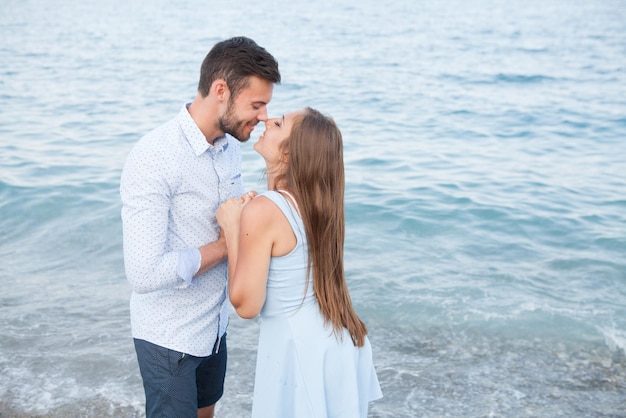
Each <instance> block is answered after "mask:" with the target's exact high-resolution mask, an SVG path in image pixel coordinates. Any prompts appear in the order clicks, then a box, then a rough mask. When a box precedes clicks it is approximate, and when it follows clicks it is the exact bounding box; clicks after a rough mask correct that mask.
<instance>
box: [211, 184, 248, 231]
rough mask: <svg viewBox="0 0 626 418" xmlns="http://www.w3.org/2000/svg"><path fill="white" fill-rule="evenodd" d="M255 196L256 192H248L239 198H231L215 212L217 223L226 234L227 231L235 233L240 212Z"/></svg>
mask: <svg viewBox="0 0 626 418" xmlns="http://www.w3.org/2000/svg"><path fill="white" fill-rule="evenodd" d="M256 195H257V192H255V191H250V192H247V193H244V194H243V195H242V196H241V197H233V198H231V199H228V200H227V201H225V202H224V203H222V204H221V205H220V207H219V209H218V210H217V214H216V217H217V223H218V224H219V225H220V227H221V228H222V229H223V230H224V231H225V234H228V231H236V230H238V229H239V219H240V218H241V210H242V209H243V207H244V206H245V205H246V204H247V203H248V202H249V201H251V200H252V199H254V198H255V197H256Z"/></svg>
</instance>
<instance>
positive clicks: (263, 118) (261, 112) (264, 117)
mask: <svg viewBox="0 0 626 418" xmlns="http://www.w3.org/2000/svg"><path fill="white" fill-rule="evenodd" d="M256 118H257V119H258V120H260V121H262V122H265V123H267V120H268V119H267V108H266V107H265V106H263V107H262V108H261V109H260V110H259V115H258V116H257V117H256Z"/></svg>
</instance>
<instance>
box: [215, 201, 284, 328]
mask: <svg viewBox="0 0 626 418" xmlns="http://www.w3.org/2000/svg"><path fill="white" fill-rule="evenodd" d="M280 213H281V212H280V209H279V208H278V207H277V206H276V205H275V204H274V203H273V202H272V201H271V200H269V199H268V198H266V197H259V198H257V199H254V200H252V201H250V202H249V203H247V204H246V203H245V202H244V201H243V200H241V199H231V200H229V201H227V202H225V203H224V204H223V205H222V206H221V207H220V209H219V210H218V212H217V219H218V222H219V223H220V225H221V226H222V228H223V229H224V236H225V237H226V245H227V247H228V278H229V282H228V293H229V297H230V301H231V303H232V305H233V307H234V308H235V310H236V311H237V314H238V315H239V316H240V317H242V318H254V317H255V316H257V315H258V314H259V312H260V311H261V308H263V304H264V303H265V295H266V286H267V274H268V271H269V265H270V259H271V256H272V247H273V245H274V242H275V239H276V228H275V223H276V219H277V215H279V216H280Z"/></svg>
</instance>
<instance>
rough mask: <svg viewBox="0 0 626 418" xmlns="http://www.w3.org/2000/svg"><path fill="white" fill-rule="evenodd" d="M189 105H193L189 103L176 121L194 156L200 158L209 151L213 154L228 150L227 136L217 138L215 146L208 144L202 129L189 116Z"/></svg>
mask: <svg viewBox="0 0 626 418" xmlns="http://www.w3.org/2000/svg"><path fill="white" fill-rule="evenodd" d="M189 105H191V103H187V104H185V105H184V106H183V108H182V109H181V110H180V112H179V113H178V117H177V118H176V119H177V120H178V124H179V126H180V128H181V130H182V131H183V133H184V134H185V138H186V139H187V142H189V145H190V146H191V148H192V149H193V152H194V154H196V156H199V155H201V154H203V153H204V152H206V151H207V150H211V151H212V152H218V151H223V150H226V148H227V147H228V140H227V139H226V135H223V136H220V137H219V138H216V139H215V141H214V143H213V145H211V144H209V143H208V142H207V140H206V137H205V136H204V134H203V133H202V131H200V128H198V125H197V124H196V121H194V120H193V118H192V117H191V115H190V114H189V110H188V108H189Z"/></svg>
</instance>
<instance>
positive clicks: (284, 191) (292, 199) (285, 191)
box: [276, 190, 302, 217]
mask: <svg viewBox="0 0 626 418" xmlns="http://www.w3.org/2000/svg"><path fill="white" fill-rule="evenodd" d="M276 191H277V192H279V193H284V194H286V195H287V196H289V198H290V199H291V201H292V202H293V204H294V206H295V207H296V212H298V215H300V208H299V207H298V202H296V199H295V198H294V197H293V196H292V195H291V193H289V192H288V191H287V190H276ZM300 217H302V215H300Z"/></svg>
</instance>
